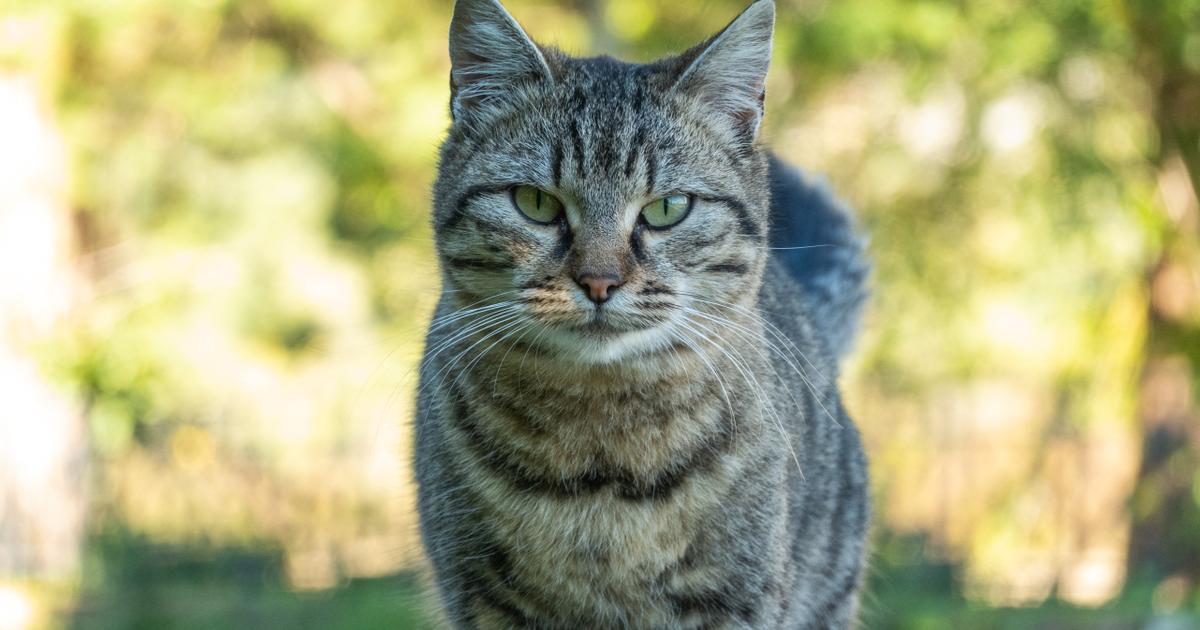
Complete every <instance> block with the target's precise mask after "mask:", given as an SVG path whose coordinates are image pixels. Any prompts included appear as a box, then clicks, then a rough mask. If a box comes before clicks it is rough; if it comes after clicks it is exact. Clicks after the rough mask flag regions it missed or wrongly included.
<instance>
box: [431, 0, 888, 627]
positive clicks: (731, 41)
mask: <svg viewBox="0 0 1200 630" xmlns="http://www.w3.org/2000/svg"><path fill="white" fill-rule="evenodd" d="M774 20H775V7H774V5H773V3H772V2H771V0H758V1H757V2H755V3H754V4H752V5H751V6H750V7H749V8H748V9H746V10H745V11H744V12H743V13H742V14H741V15H740V16H738V17H737V18H736V19H735V20H734V21H733V22H732V23H731V24H730V25H729V26H728V27H726V28H725V29H724V30H723V31H721V32H720V33H718V34H717V35H715V36H713V37H712V38H710V39H709V40H708V41H706V42H704V43H703V44H700V45H699V46H697V47H695V48H692V49H691V50H688V51H687V52H684V53H682V54H680V55H678V56H675V57H670V58H666V59H662V60H659V61H656V62H653V63H649V64H640V65H639V64H629V63H623V62H620V61H617V60H615V59H612V58H610V57H597V58H573V57H569V56H567V55H565V54H564V53H562V52H560V51H558V50H555V49H553V48H550V47H543V46H539V45H538V44H536V43H534V42H533V40H531V39H530V38H529V37H528V36H527V35H526V34H525V32H524V30H523V29H522V28H521V26H520V25H518V23H517V22H516V20H514V19H513V18H512V16H510V15H509V13H508V12H507V11H506V10H505V9H504V8H503V7H502V6H501V5H500V4H499V2H497V1H496V0H458V2H457V3H456V5H455V7H454V15H453V18H452V24H451V28H450V57H451V62H452V70H451V80H450V84H451V103H450V110H451V116H452V123H451V126H450V130H449V132H448V135H447V138H446V140H445V143H444V145H443V146H442V149H441V155H440V164H439V171H438V178H437V182H436V184H435V185H434V191H433V196H434V215H433V219H432V220H433V225H434V235H435V241H436V249H437V255H438V259H439V264H440V269H441V275H442V281H443V285H444V289H443V293H442V295H441V298H440V302H439V304H438V307H437V309H436V312H435V315H434V319H433V322H432V323H431V326H430V329H429V333H428V337H427V341H426V343H427V346H426V350H425V357H424V358H423V360H422V364H421V378H420V388H419V392H418V395H417V398H418V404H417V416H416V420H415V435H416V438H415V473H416V479H417V482H418V504H419V513H420V525H421V534H422V539H423V542H424V546H425V550H426V553H427V555H428V557H429V559H430V560H431V563H432V566H433V570H434V576H435V579H436V584H437V591H438V594H439V601H440V605H441V607H442V609H443V613H444V617H445V619H446V620H447V621H448V622H449V623H450V624H452V625H453V626H454V627H458V628H718V627H720V628H833V627H847V626H850V625H853V624H854V623H855V616H856V614H857V613H856V609H857V601H858V593H859V590H860V587H861V582H862V576H863V566H864V562H865V555H866V551H865V550H866V538H867V530H868V524H869V520H870V516H869V514H870V504H869V499H868V480H867V468H866V459H865V455H864V453H863V449H862V447H861V444H860V439H859V434H858V432H857V430H856V429H855V426H854V424H853V423H852V422H851V420H850V419H849V417H848V416H847V414H846V411H845V409H844V407H843V405H842V402H841V400H840V397H839V394H838V390H837V384H836V378H837V373H838V369H839V368H838V363H839V359H840V357H841V356H843V355H844V354H845V353H846V352H847V351H848V350H849V349H850V347H851V345H852V343H853V340H854V336H855V334H856V329H857V327H858V320H859V315H860V311H861V310H862V305H863V303H864V300H865V299H866V296H867V290H866V284H867V277H868V274H869V262H868V261H867V258H866V255H865V244H864V239H863V238H862V237H861V236H860V235H858V234H857V232H856V229H855V226H854V222H853V220H852V218H851V217H850V215H849V213H848V211H847V210H846V208H845V207H844V206H843V205H842V204H841V203H839V202H838V201H836V200H835V198H834V197H833V196H832V195H831V193H830V192H829V191H828V190H827V189H826V188H825V187H824V186H823V185H820V184H816V183H814V182H813V181H812V180H811V179H810V178H809V177H808V176H807V175H805V174H803V173H802V172H800V171H798V170H796V169H794V168H792V167H790V166H788V165H786V164H784V163H783V162H781V161H779V160H778V159H777V158H775V157H774V156H773V155H772V154H770V153H769V152H768V151H767V150H766V149H765V148H764V147H763V146H762V143H761V141H760V139H759V126H760V121H761V119H762V115H763V97H764V93H765V92H764V89H765V88H764V85H765V80H766V73H767V68H768V64H769V63H770V55H771V42H772V37H773V29H774Z"/></svg>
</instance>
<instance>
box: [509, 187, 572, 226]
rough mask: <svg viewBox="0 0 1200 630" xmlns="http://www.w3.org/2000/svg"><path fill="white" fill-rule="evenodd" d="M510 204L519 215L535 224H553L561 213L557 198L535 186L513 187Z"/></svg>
mask: <svg viewBox="0 0 1200 630" xmlns="http://www.w3.org/2000/svg"><path fill="white" fill-rule="evenodd" d="M512 203H513V205H514V206H516V208H517V210H518V211H519V212H520V213H521V214H523V215H525V217H526V218H528V219H530V220H532V221H535V222H537V223H553V222H554V221H555V220H556V219H558V218H559V217H560V216H561V215H562V211H563V204H562V202H561V201H559V199H558V197H555V196H554V195H552V194H550V193H548V192H546V191H544V190H542V189H541V188H538V187H536V186H514V187H513V188H512Z"/></svg>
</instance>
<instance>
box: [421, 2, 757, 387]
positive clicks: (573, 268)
mask: <svg viewBox="0 0 1200 630" xmlns="http://www.w3.org/2000/svg"><path fill="white" fill-rule="evenodd" d="M772 21H773V8H772V7H771V5H770V3H769V2H759V3H757V4H755V5H754V6H752V7H751V9H749V10H748V11H747V12H746V13H744V14H743V16H742V17H740V18H739V19H738V20H736V21H735V22H734V23H733V24H732V25H731V26H730V27H729V28H727V29H726V30H725V31H723V32H722V34H721V35H719V36H717V37H716V38H714V39H713V40H711V41H710V42H708V43H706V44H705V45H702V46H700V47H698V48H696V49H693V50H692V51H689V52H688V53H685V54H684V55H682V56H681V57H679V58H675V59H670V60H664V61H662V62H659V63H656V64H651V65H632V64H624V63H620V62H617V61H615V60H612V59H608V58H600V59H572V58H569V57H566V56H565V55H562V54H561V53H558V52H557V51H553V50H542V49H539V48H537V47H536V46H535V45H534V44H533V43H532V42H531V41H529V40H528V38H526V37H525V36H524V34H523V32H522V31H520V28H519V27H518V26H517V25H516V22H515V21H512V18H511V17H509V16H508V15H507V14H506V13H504V12H503V9H502V8H500V7H499V5H498V4H496V3H495V2H494V1H493V0H459V3H458V5H457V6H456V11H455V23H454V26H453V27H452V30H451V56H452V58H454V62H455V70H454V75H453V76H452V87H453V89H454V99H453V101H452V111H453V112H454V115H455V124H454V126H453V127H452V129H451V132H450V137H449V138H448V139H447V142H446V145H445V147H444V148H443V152H442V163H441V169H440V174H439V179H438V184H437V186H436V190H435V194H436V198H437V199H436V202H437V203H436V205H437V211H436V218H435V228H436V236H437V245H438V253H439V256H440V259H441V262H442V270H443V275H444V280H445V283H446V285H447V289H448V290H451V291H453V292H454V294H453V296H454V298H455V299H454V301H455V302H456V303H457V304H458V305H459V306H460V307H464V308H470V307H475V308H479V307H480V306H484V305H505V306H498V307H496V308H495V309H493V311H490V313H491V314H492V315H493V319H495V320H496V322H497V324H496V325H497V326H504V327H507V328H498V329H497V330H498V332H507V333H509V334H510V336H512V335H517V334H522V335H524V336H525V340H526V341H527V342H529V343H537V344H542V345H547V346H552V347H554V348H556V349H557V350H559V351H562V352H564V353H570V356H575V357H578V359H579V360H580V361H582V362H586V363H604V362H609V361H615V360H619V359H621V358H624V357H628V356H630V355H634V354H637V353H641V352H650V351H655V350H663V349H668V348H671V347H675V346H683V347H686V346H687V345H688V341H689V340H691V339H694V338H695V337H697V336H700V337H707V336H711V335H710V331H714V332H715V330H716V326H715V325H713V324H712V322H711V321H709V322H708V323H707V325H706V320H705V319H704V315H705V314H710V313H719V312H720V311H721V310H722V309H728V308H730V306H729V305H731V304H736V305H744V304H745V303H746V302H747V299H748V298H752V297H753V296H754V295H755V294H756V292H757V290H758V285H759V282H760V277H761V273H762V268H763V264H764V260H765V257H766V256H765V255H766V249H765V239H766V229H767V226H766V215H767V203H768V193H767V181H766V163H765V158H764V157H763V155H762V153H761V151H759V150H758V149H756V148H755V146H754V141H755V135H756V133H757V127H758V121H759V116H760V115H761V109H760V108H761V95H762V80H763V76H762V75H763V74H765V71H766V64H767V60H768V58H769V51H770V29H771V24H772ZM731 64H735V65H737V66H738V67H737V68H736V69H734V70H731V67H732V66H731ZM747 65H749V66H753V68H751V69H749V70H748V69H747V68H746V66H747ZM731 81H732V83H731ZM739 91H740V92H739ZM488 307H490V306H485V308H488ZM726 314H727V310H726Z"/></svg>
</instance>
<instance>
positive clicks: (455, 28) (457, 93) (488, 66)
mask: <svg viewBox="0 0 1200 630" xmlns="http://www.w3.org/2000/svg"><path fill="white" fill-rule="evenodd" d="M450 63H451V69H450V115H451V116H453V117H454V119H455V120H456V121H458V120H462V119H464V118H469V117H470V116H471V115H473V114H476V113H480V112H483V111H485V110H486V109H487V108H488V107H490V106H492V105H494V104H495V103H496V101H498V100H499V99H501V98H503V97H504V96H505V95H506V94H507V93H509V91H510V90H511V89H512V88H513V86H515V85H517V84H519V83H520V82H522V81H529V80H535V81H536V80H546V81H553V74H552V73H551V72H550V66H549V65H547V64H546V58H545V56H544V55H542V51H541V50H540V49H539V48H538V47H537V44H535V43H533V40H532V39H530V38H529V36H528V35H526V34H525V31H524V30H523V29H522V28H521V25H520V24H517V21H516V20H515V19H513V16H511V15H509V13H508V11H506V10H504V7H503V6H501V5H500V2H499V1H498V0H457V2H455V3H454V18H453V19H452V20H451V22H450Z"/></svg>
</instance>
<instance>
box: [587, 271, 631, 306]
mask: <svg viewBox="0 0 1200 630" xmlns="http://www.w3.org/2000/svg"><path fill="white" fill-rule="evenodd" d="M575 282H578V283H579V286H581V287H583V290H584V292H586V293H587V296H588V299H590V300H591V301H593V302H595V303H596V304H603V303H605V302H607V301H608V298H609V295H611V294H612V292H613V290H614V289H616V288H617V287H619V286H621V285H622V284H623V283H622V282H621V279H620V278H618V277H616V276H594V275H590V274H589V275H583V276H579V277H578V278H576V279H575Z"/></svg>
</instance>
